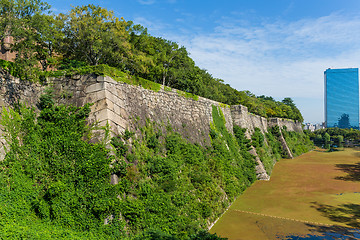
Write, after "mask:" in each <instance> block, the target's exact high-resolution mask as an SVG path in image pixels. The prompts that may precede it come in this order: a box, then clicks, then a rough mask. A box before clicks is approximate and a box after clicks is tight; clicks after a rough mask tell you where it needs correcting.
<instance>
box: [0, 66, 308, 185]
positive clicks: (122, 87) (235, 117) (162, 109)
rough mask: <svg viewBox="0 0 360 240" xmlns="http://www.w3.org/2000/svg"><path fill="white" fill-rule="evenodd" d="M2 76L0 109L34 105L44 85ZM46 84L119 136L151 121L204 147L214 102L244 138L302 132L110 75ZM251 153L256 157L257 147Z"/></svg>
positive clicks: (0, 148) (0, 153)
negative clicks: (282, 130) (275, 129)
mask: <svg viewBox="0 0 360 240" xmlns="http://www.w3.org/2000/svg"><path fill="white" fill-rule="evenodd" d="M0 76H1V78H0V81H1V82H0V83H1V88H0V107H8V106H11V105H14V104H17V103H18V102H24V103H26V104H28V105H30V106H35V105H36V103H37V102H38V100H39V96H40V95H41V94H42V92H43V91H44V89H45V88H46V86H40V85H38V84H31V83H28V82H24V81H21V82H20V81H19V79H16V78H13V77H11V76H8V75H6V74H5V73H1V72H0ZM48 85H49V86H50V87H52V88H53V89H54V94H55V95H56V101H57V102H58V103H64V104H74V105H76V106H83V105H84V104H86V103H92V104H93V105H92V106H91V113H90V115H89V118H88V122H89V124H97V125H98V126H105V125H106V124H107V123H108V124H109V125H110V129H111V131H112V134H113V135H117V134H121V133H122V132H124V131H125V129H130V130H131V129H132V128H133V126H134V124H135V122H136V123H138V124H140V125H143V124H145V122H146V120H147V119H149V120H151V121H155V122H157V123H158V124H160V125H162V126H163V127H164V128H163V129H165V127H166V126H167V125H171V126H172V128H173V129H174V130H176V131H177V132H179V133H180V134H182V136H183V137H185V138H187V139H188V140H189V141H191V142H193V143H199V144H201V145H208V144H210V138H209V130H210V123H211V122H212V107H213V106H217V107H219V108H221V110H222V112H223V114H224V117H225V120H226V128H227V129H228V131H229V132H231V133H232V132H233V130H232V129H233V124H234V125H238V126H240V127H242V128H246V129H247V131H246V137H247V138H251V134H252V133H253V132H254V129H255V128H259V129H260V130H261V131H262V133H266V132H267V131H268V128H269V127H272V126H275V125H278V126H279V127H283V126H286V127H287V129H288V130H289V131H298V132H300V131H302V129H301V123H297V122H294V121H291V120H286V119H278V118H271V119H269V120H268V119H266V118H264V117H260V116H257V115H254V114H252V113H249V112H248V109H247V107H245V106H242V105H236V106H231V107H230V106H228V105H225V104H221V103H218V102H215V101H213V100H209V99H206V98H202V97H199V98H198V99H197V100H195V99H192V98H186V97H184V96H183V95H184V94H179V93H178V91H177V90H175V89H171V90H167V89H163V88H162V89H160V90H159V91H158V92H156V91H152V90H148V89H144V88H142V87H140V86H133V85H129V84H126V83H120V82H116V81H114V80H113V79H112V78H110V77H103V76H95V75H86V76H73V77H71V78H66V77H63V78H51V79H49V80H48ZM0 131H1V130H0ZM102 133H103V132H102V131H98V132H97V133H96V134H95V136H94V139H93V140H94V141H98V140H100V139H101V138H102V135H101V134H102ZM0 134H1V132H0ZM1 136H2V134H1ZM285 145H286V142H285ZM4 146H5V141H4V139H3V138H0V159H3V157H4V154H5V151H4ZM284 147H286V146H284ZM252 152H253V154H254V155H255V156H257V154H256V151H255V149H253V150H252ZM256 161H257V163H258V166H257V174H258V177H259V178H261V179H268V178H269V176H267V174H266V171H265V169H264V167H263V166H262V163H261V161H260V159H259V158H258V157H257V159H256Z"/></svg>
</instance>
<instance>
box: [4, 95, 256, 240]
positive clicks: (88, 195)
mask: <svg viewBox="0 0 360 240" xmlns="http://www.w3.org/2000/svg"><path fill="white" fill-rule="evenodd" d="M49 95H51V92H48V93H47V95H45V96H43V97H42V98H41V102H40V103H39V105H38V106H39V108H40V109H41V111H40V114H36V113H35V111H34V109H29V108H26V107H21V108H19V110H17V111H15V110H12V109H10V110H5V111H4V112H3V114H2V121H1V124H2V125H3V126H4V127H5V130H6V137H7V140H8V142H9V143H10V149H9V150H10V151H9V152H8V153H7V155H6V157H5V160H4V161H3V162H0V168H1V170H2V171H1V173H0V215H1V217H0V238H4V239H16V238H39V239H52V238H62V239H109V238H113V239H123V238H135V239H219V238H218V237H217V236H216V235H211V234H209V233H207V232H205V231H203V230H201V229H206V227H207V226H208V225H209V224H210V223H211V222H213V221H214V220H215V219H216V218H217V217H218V216H219V215H220V214H221V213H222V212H223V211H224V210H225V209H226V208H227V207H228V206H229V204H230V203H231V202H232V201H233V200H234V199H235V197H236V196H238V195H239V194H240V193H241V192H242V191H243V190H244V189H245V188H246V187H248V186H249V185H250V184H251V183H252V182H253V181H254V180H255V175H254V171H255V170H254V163H253V161H252V158H251V157H250V158H248V159H245V158H243V157H242V155H241V154H240V153H239V152H240V148H239V145H238V143H237V142H238V141H239V138H238V141H237V140H236V139H235V138H234V137H233V136H232V135H231V134H230V133H228V131H227V129H226V128H225V120H224V117H223V115H222V113H221V111H220V109H217V108H216V107H214V109H213V112H214V124H213V125H212V131H211V140H212V143H211V145H210V146H208V147H201V146H199V145H196V144H191V143H189V142H187V141H186V140H185V139H184V138H182V137H181V136H180V135H179V134H178V133H176V132H173V130H172V129H171V127H170V126H161V125H157V124H155V123H153V122H150V121H148V122H147V123H146V125H145V126H137V127H138V128H137V129H135V131H134V132H131V131H125V132H124V133H123V134H122V135H121V136H117V137H114V138H112V139H111V144H112V145H113V146H114V151H115V153H116V154H115V155H116V156H111V155H109V151H108V150H107V149H106V147H105V145H104V144H103V143H96V144H91V143H89V142H88V141H87V139H89V137H91V129H89V127H88V126H86V124H85V119H86V117H87V116H88V113H89V111H90V109H89V106H88V105H86V106H84V107H81V108H76V107H73V106H63V105H60V106H55V105H54V103H53V101H52V100H51V96H49ZM164 127H166V131H165V132H163V131H162V130H161V129H163V128H164ZM110 174H116V175H117V176H118V177H119V184H117V185H111V184H110V182H109V176H110ZM104 220H106V221H107V223H108V224H106V225H104Z"/></svg>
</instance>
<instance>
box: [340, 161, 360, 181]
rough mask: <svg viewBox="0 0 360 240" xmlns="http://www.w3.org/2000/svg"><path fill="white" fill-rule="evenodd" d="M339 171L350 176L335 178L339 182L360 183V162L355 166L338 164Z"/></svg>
mask: <svg viewBox="0 0 360 240" xmlns="http://www.w3.org/2000/svg"><path fill="white" fill-rule="evenodd" d="M336 167H337V168H338V170H341V171H343V172H346V173H347V174H348V175H346V176H341V177H335V179H337V180H343V181H354V182H355V181H360V162H358V163H355V164H336Z"/></svg>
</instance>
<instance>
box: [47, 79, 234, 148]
mask: <svg viewBox="0 0 360 240" xmlns="http://www.w3.org/2000/svg"><path fill="white" fill-rule="evenodd" d="M51 82H52V83H53V87H54V89H55V92H56V93H57V94H58V98H61V96H64V95H65V96H68V98H63V99H64V100H63V101H64V102H68V103H69V102H70V103H72V104H75V105H77V106H81V105H83V104H86V103H93V104H94V105H92V107H91V114H90V116H89V123H90V124H92V123H95V122H97V123H98V124H99V125H100V126H104V125H105V124H106V123H109V125H110V127H111V130H112V131H113V134H119V133H122V132H124V131H125V129H127V128H130V129H131V127H132V126H133V124H134V122H135V121H136V122H138V123H139V124H140V125H143V124H145V121H146V120H147V119H149V120H152V121H156V122H157V123H160V124H162V125H163V126H166V125H168V124H170V125H171V126H172V127H173V128H174V129H176V131H178V132H180V133H181V134H182V135H183V136H184V137H185V138H187V139H188V140H190V141H191V142H196V143H200V144H202V145H204V144H208V143H210V139H209V130H210V122H211V121H212V106H213V105H215V106H217V107H220V108H221V110H222V112H223V114H224V117H225V120H226V127H227V129H228V130H229V131H230V132H232V128H233V125H232V124H233V121H232V117H231V111H230V107H229V106H227V105H224V104H220V103H218V102H215V101H212V100H209V99H206V98H202V97H199V98H198V100H194V99H192V98H186V97H184V96H182V95H181V94H179V93H178V92H177V90H175V89H172V90H169V91H165V90H163V89H161V90H160V91H158V92H155V91H151V90H148V89H144V88H142V87H139V86H133V85H129V84H126V83H119V82H116V81H114V80H113V79H111V78H110V77H103V76H97V77H95V76H81V77H80V76H79V77H78V78H77V77H76V78H73V79H69V78H60V79H51Z"/></svg>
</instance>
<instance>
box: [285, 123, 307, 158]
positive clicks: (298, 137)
mask: <svg viewBox="0 0 360 240" xmlns="http://www.w3.org/2000/svg"><path fill="white" fill-rule="evenodd" d="M281 132H282V134H283V136H284V139H285V141H286V143H287V145H288V147H289V149H290V151H291V152H292V154H293V156H294V157H296V156H299V155H301V154H303V153H306V152H308V151H310V150H312V149H313V148H314V144H313V142H312V141H311V140H310V137H309V136H308V135H307V134H304V133H302V132H301V133H298V132H295V131H287V130H286V129H282V130H281Z"/></svg>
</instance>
